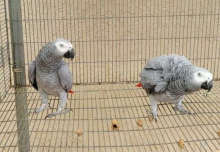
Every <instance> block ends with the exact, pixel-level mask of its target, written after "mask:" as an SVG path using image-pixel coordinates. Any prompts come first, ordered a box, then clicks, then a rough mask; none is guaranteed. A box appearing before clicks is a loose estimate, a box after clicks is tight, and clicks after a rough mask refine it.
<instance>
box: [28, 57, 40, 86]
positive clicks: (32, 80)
mask: <svg viewBox="0 0 220 152" xmlns="http://www.w3.org/2000/svg"><path fill="white" fill-rule="evenodd" d="M28 78H29V81H30V83H31V84H32V86H33V87H34V88H35V89H36V90H38V86H37V80H36V61H32V62H30V64H29V68H28Z"/></svg>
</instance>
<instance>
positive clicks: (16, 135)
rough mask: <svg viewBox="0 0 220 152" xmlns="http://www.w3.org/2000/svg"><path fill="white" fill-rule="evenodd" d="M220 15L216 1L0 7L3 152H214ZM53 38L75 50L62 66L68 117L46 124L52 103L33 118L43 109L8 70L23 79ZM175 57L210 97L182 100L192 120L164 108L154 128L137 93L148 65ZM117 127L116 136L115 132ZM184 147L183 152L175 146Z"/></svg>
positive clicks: (33, 2) (12, 0)
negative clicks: (203, 74) (204, 79)
mask: <svg viewBox="0 0 220 152" xmlns="http://www.w3.org/2000/svg"><path fill="white" fill-rule="evenodd" d="M15 4H16V5H15ZM19 6H20V7H19ZM18 8H19V9H18ZM219 10H220V1H219V0H210V1H206V0H162V1H161V0H120V1H118V0H111V1H110V0H0V21H1V22H0V31H1V34H0V45H1V49H0V53H1V54H0V56H1V60H0V97H1V98H0V99H1V100H0V151H8V152H13V151H14V152H17V151H19V149H20V151H33V152H35V151H51V152H54V151H55V152H58V151H62V152H63V151H66V152H69V151H71V152H72V151H79V152H81V151H83V152H86V151H90V152H92V151H94V152H101V151H103V152H108V151H109V152H115V151H117V152H133V151H140V152H145V151H159V152H160V151H175V152H176V151H193V152H195V151H198V152H201V151H216V150H218V149H220V146H219V144H220V140H219V136H218V132H219V131H220V128H219V127H220V119H219V117H220V115H219V109H220V106H219V92H220V82H219V81H218V80H219V77H220V75H219V71H220V67H219V64H220V63H219V60H220V51H219V44H220V43H219V36H220V33H219V23H220V22H219V14H220V13H219ZM15 12H16V13H15ZM10 13H11V15H9V14H10ZM14 14H16V15H15V16H13V15H14ZM19 15H20V16H19ZM16 17H18V18H16ZM19 17H21V18H19ZM15 25H18V26H15ZM21 25H22V27H20V26H21ZM20 28H21V29H22V30H20ZM13 34H14V35H13ZM19 36H20V38H22V39H19ZM57 37H63V38H66V39H68V40H70V41H71V42H72V44H73V46H74V49H75V50H76V58H75V59H74V61H73V62H72V61H67V62H68V65H69V67H70V69H71V71H72V72H73V78H74V86H73V90H74V92H75V93H74V94H73V95H68V103H67V108H71V109H73V111H72V112H70V113H67V114H65V115H61V116H56V117H54V118H51V119H44V118H45V116H46V115H47V114H49V113H52V112H55V111H56V110H57V105H58V98H54V97H50V100H49V102H50V105H51V107H52V108H51V109H49V110H45V111H43V112H41V113H39V114H38V115H32V114H30V115H29V114H28V112H27V111H30V110H33V109H35V108H37V107H39V106H40V104H41V99H40V97H39V95H38V93H37V92H36V91H35V90H34V89H33V88H32V87H30V84H29V82H28V80H26V84H25V86H24V87H22V88H19V87H17V85H18V84H17V83H18V82H17V81H18V79H19V78H22V76H21V75H19V73H16V72H14V71H13V70H12V69H13V68H15V70H16V68H18V69H19V68H21V67H22V66H23V67H25V69H26V70H25V74H26V76H27V69H28V63H29V62H30V61H32V60H34V58H35V56H36V55H37V54H38V52H39V50H40V48H41V47H42V46H43V45H44V44H46V43H47V42H49V41H52V40H54V39H55V38H57ZM13 46H17V47H18V49H17V50H16V47H13ZM16 51H17V52H16ZM19 51H21V52H23V53H24V58H23V60H24V61H25V62H24V63H23V64H24V65H22V64H21V62H18V65H19V66H20V64H21V67H19V66H18V65H17V64H15V63H17V62H15V61H14V60H15V59H19V60H22V53H21V54H19ZM14 53H18V54H16V55H17V56H15V55H14ZM171 53H172V54H173V53H177V54H180V55H184V56H186V57H187V58H189V59H190V61H191V62H192V63H193V64H195V65H198V66H201V67H204V68H206V69H209V70H210V71H211V72H212V73H213V75H214V78H215V83H214V88H213V89H212V91H211V93H212V94H211V95H209V96H207V97H206V96H204V94H203V93H204V92H202V91H200V92H197V93H194V94H192V95H189V96H187V98H186V99H185V100H184V102H183V104H184V106H185V107H186V109H187V110H189V111H191V112H195V113H196V114H195V115H182V114H179V113H178V112H174V110H173V109H172V106H173V105H172V104H166V103H160V104H159V105H158V112H159V121H158V123H155V122H149V118H148V113H147V112H146V110H149V109H150V105H149V99H148V97H147V95H146V93H145V92H144V91H143V90H142V89H140V88H137V87H135V83H136V82H138V81H139V73H140V71H141V70H142V68H143V66H144V65H145V63H146V61H148V60H149V59H150V58H152V57H154V56H158V55H163V54H171ZM19 57H21V58H19ZM15 78H16V79H15ZM23 83H25V82H24V80H22V84H23ZM15 87H16V88H15ZM17 109H21V110H22V112H19V110H17ZM113 119H116V120H117V121H118V122H119V124H120V127H119V131H112V129H111V125H112V124H111V121H112V120H113ZM137 119H142V120H143V127H139V126H138V125H137V124H136V121H137ZM78 129H80V130H82V131H83V135H81V136H80V137H78V136H77V135H76V133H75V131H76V130H78ZM181 138H182V139H184V141H185V149H184V150H181V149H180V148H179V146H178V143H177V142H178V141H179V140H180V139H181Z"/></svg>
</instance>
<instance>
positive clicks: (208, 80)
mask: <svg viewBox="0 0 220 152" xmlns="http://www.w3.org/2000/svg"><path fill="white" fill-rule="evenodd" d="M140 77H141V80H140V83H139V84H137V85H136V86H137V87H142V88H143V89H144V90H145V91H146V93H147V94H148V95H149V99H150V104H151V113H152V115H153V117H154V120H155V121H156V122H157V103H158V102H171V103H174V104H175V107H174V110H175V111H179V112H181V113H184V114H191V113H190V112H189V111H187V110H185V109H184V107H183V106H182V101H183V99H184V97H185V95H187V94H190V93H193V92H195V91H198V90H200V89H205V90H208V92H209V91H210V90H211V88H212V87H213V76H212V74H211V73H210V72H209V71H207V70H205V69H203V68H199V67H197V66H194V65H192V64H191V63H190V61H189V60H188V59H186V58H185V57H184V56H179V55H176V54H172V55H164V56H159V57H154V58H152V59H151V60H149V61H148V62H147V64H146V66H145V67H144V69H143V71H142V72H141V73H140Z"/></svg>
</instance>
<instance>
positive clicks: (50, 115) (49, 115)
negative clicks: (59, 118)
mask: <svg viewBox="0 0 220 152" xmlns="http://www.w3.org/2000/svg"><path fill="white" fill-rule="evenodd" d="M70 111H73V109H67V110H61V111H56V112H54V113H51V114H48V115H47V116H46V117H45V119H47V118H51V117H54V116H56V115H59V114H60V115H61V114H66V113H68V112H70Z"/></svg>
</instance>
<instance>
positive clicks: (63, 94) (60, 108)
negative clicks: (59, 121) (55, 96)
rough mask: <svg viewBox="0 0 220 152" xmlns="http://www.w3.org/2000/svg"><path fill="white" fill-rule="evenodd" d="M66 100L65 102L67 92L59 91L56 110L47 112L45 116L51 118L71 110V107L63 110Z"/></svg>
mask: <svg viewBox="0 0 220 152" xmlns="http://www.w3.org/2000/svg"><path fill="white" fill-rule="evenodd" d="M66 102H67V93H66V92H61V93H60V100H59V106H58V110H57V111H56V112H54V113H51V114H48V115H47V116H46V117H45V119H46V118H51V117H54V116H56V115H59V114H60V115H61V114H66V113H68V112H70V111H72V109H67V110H65V109H64V108H65V106H66Z"/></svg>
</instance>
